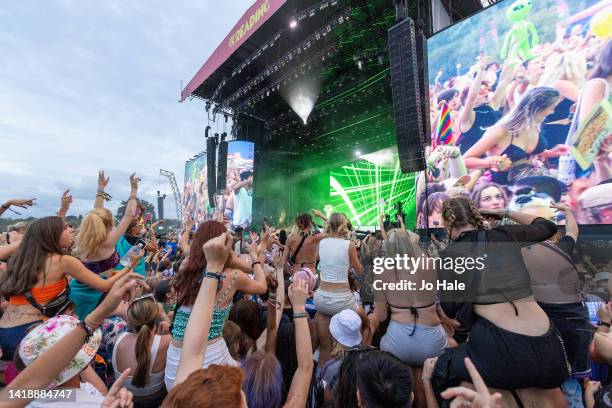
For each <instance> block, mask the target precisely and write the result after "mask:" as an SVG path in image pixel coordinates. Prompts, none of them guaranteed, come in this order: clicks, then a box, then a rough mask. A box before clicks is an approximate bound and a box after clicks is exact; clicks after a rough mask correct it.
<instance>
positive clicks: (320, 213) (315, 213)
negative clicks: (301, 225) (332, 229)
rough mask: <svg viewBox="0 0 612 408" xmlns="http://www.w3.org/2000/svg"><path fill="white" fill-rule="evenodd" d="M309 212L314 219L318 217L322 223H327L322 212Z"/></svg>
mask: <svg viewBox="0 0 612 408" xmlns="http://www.w3.org/2000/svg"><path fill="white" fill-rule="evenodd" d="M311 212H312V215H314V216H315V217H318V218H320V219H322V220H323V221H325V222H327V217H326V216H325V214H323V212H322V211H319V210H312V211H311Z"/></svg>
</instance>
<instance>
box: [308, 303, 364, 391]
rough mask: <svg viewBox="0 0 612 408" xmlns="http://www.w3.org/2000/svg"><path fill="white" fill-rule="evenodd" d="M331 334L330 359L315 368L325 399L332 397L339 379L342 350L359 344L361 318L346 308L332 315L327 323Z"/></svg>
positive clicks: (342, 356) (342, 359)
mask: <svg viewBox="0 0 612 408" xmlns="http://www.w3.org/2000/svg"><path fill="white" fill-rule="evenodd" d="M329 331H330V332H331V335H332V352H331V357H332V358H331V359H329V360H327V361H326V362H325V364H324V365H323V366H322V367H321V368H320V369H317V377H318V378H319V379H320V380H321V381H322V382H323V385H324V387H325V391H324V392H325V399H326V400H328V399H333V398H334V392H335V388H336V385H337V384H338V381H339V375H340V367H341V366H342V362H343V361H344V355H345V353H344V351H346V350H350V349H353V348H355V347H357V346H359V345H360V344H361V342H362V340H363V338H362V336H361V318H360V317H359V315H358V314H357V313H356V312H354V311H353V310H350V309H346V310H343V311H342V312H340V313H337V314H336V315H334V316H333V317H332V318H331V320H330V323H329Z"/></svg>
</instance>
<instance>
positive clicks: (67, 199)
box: [61, 190, 72, 209]
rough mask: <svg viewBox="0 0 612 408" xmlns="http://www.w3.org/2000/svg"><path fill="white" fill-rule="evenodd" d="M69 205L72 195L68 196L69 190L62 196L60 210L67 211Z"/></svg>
mask: <svg viewBox="0 0 612 408" xmlns="http://www.w3.org/2000/svg"><path fill="white" fill-rule="evenodd" d="M70 204H72V194H70V190H66V191H64V193H63V194H62V199H61V208H63V209H64V208H65V209H68V208H70Z"/></svg>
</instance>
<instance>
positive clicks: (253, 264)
mask: <svg viewBox="0 0 612 408" xmlns="http://www.w3.org/2000/svg"><path fill="white" fill-rule="evenodd" d="M257 264H259V266H261V262H259V261H255V262H253V263H252V264H251V269H253V267H255V265H257Z"/></svg>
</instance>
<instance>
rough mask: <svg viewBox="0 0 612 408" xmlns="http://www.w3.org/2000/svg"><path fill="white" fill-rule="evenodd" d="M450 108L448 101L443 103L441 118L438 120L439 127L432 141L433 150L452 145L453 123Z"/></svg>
mask: <svg viewBox="0 0 612 408" xmlns="http://www.w3.org/2000/svg"><path fill="white" fill-rule="evenodd" d="M451 122H452V121H451V113H450V108H449V107H448V104H447V103H446V101H442V109H441V110H440V118H439V119H438V126H437V127H436V132H435V133H434V137H433V140H432V146H431V147H432V148H433V149H435V148H436V147H438V146H444V145H448V144H451V142H452V140H453V126H452V123H451Z"/></svg>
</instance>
